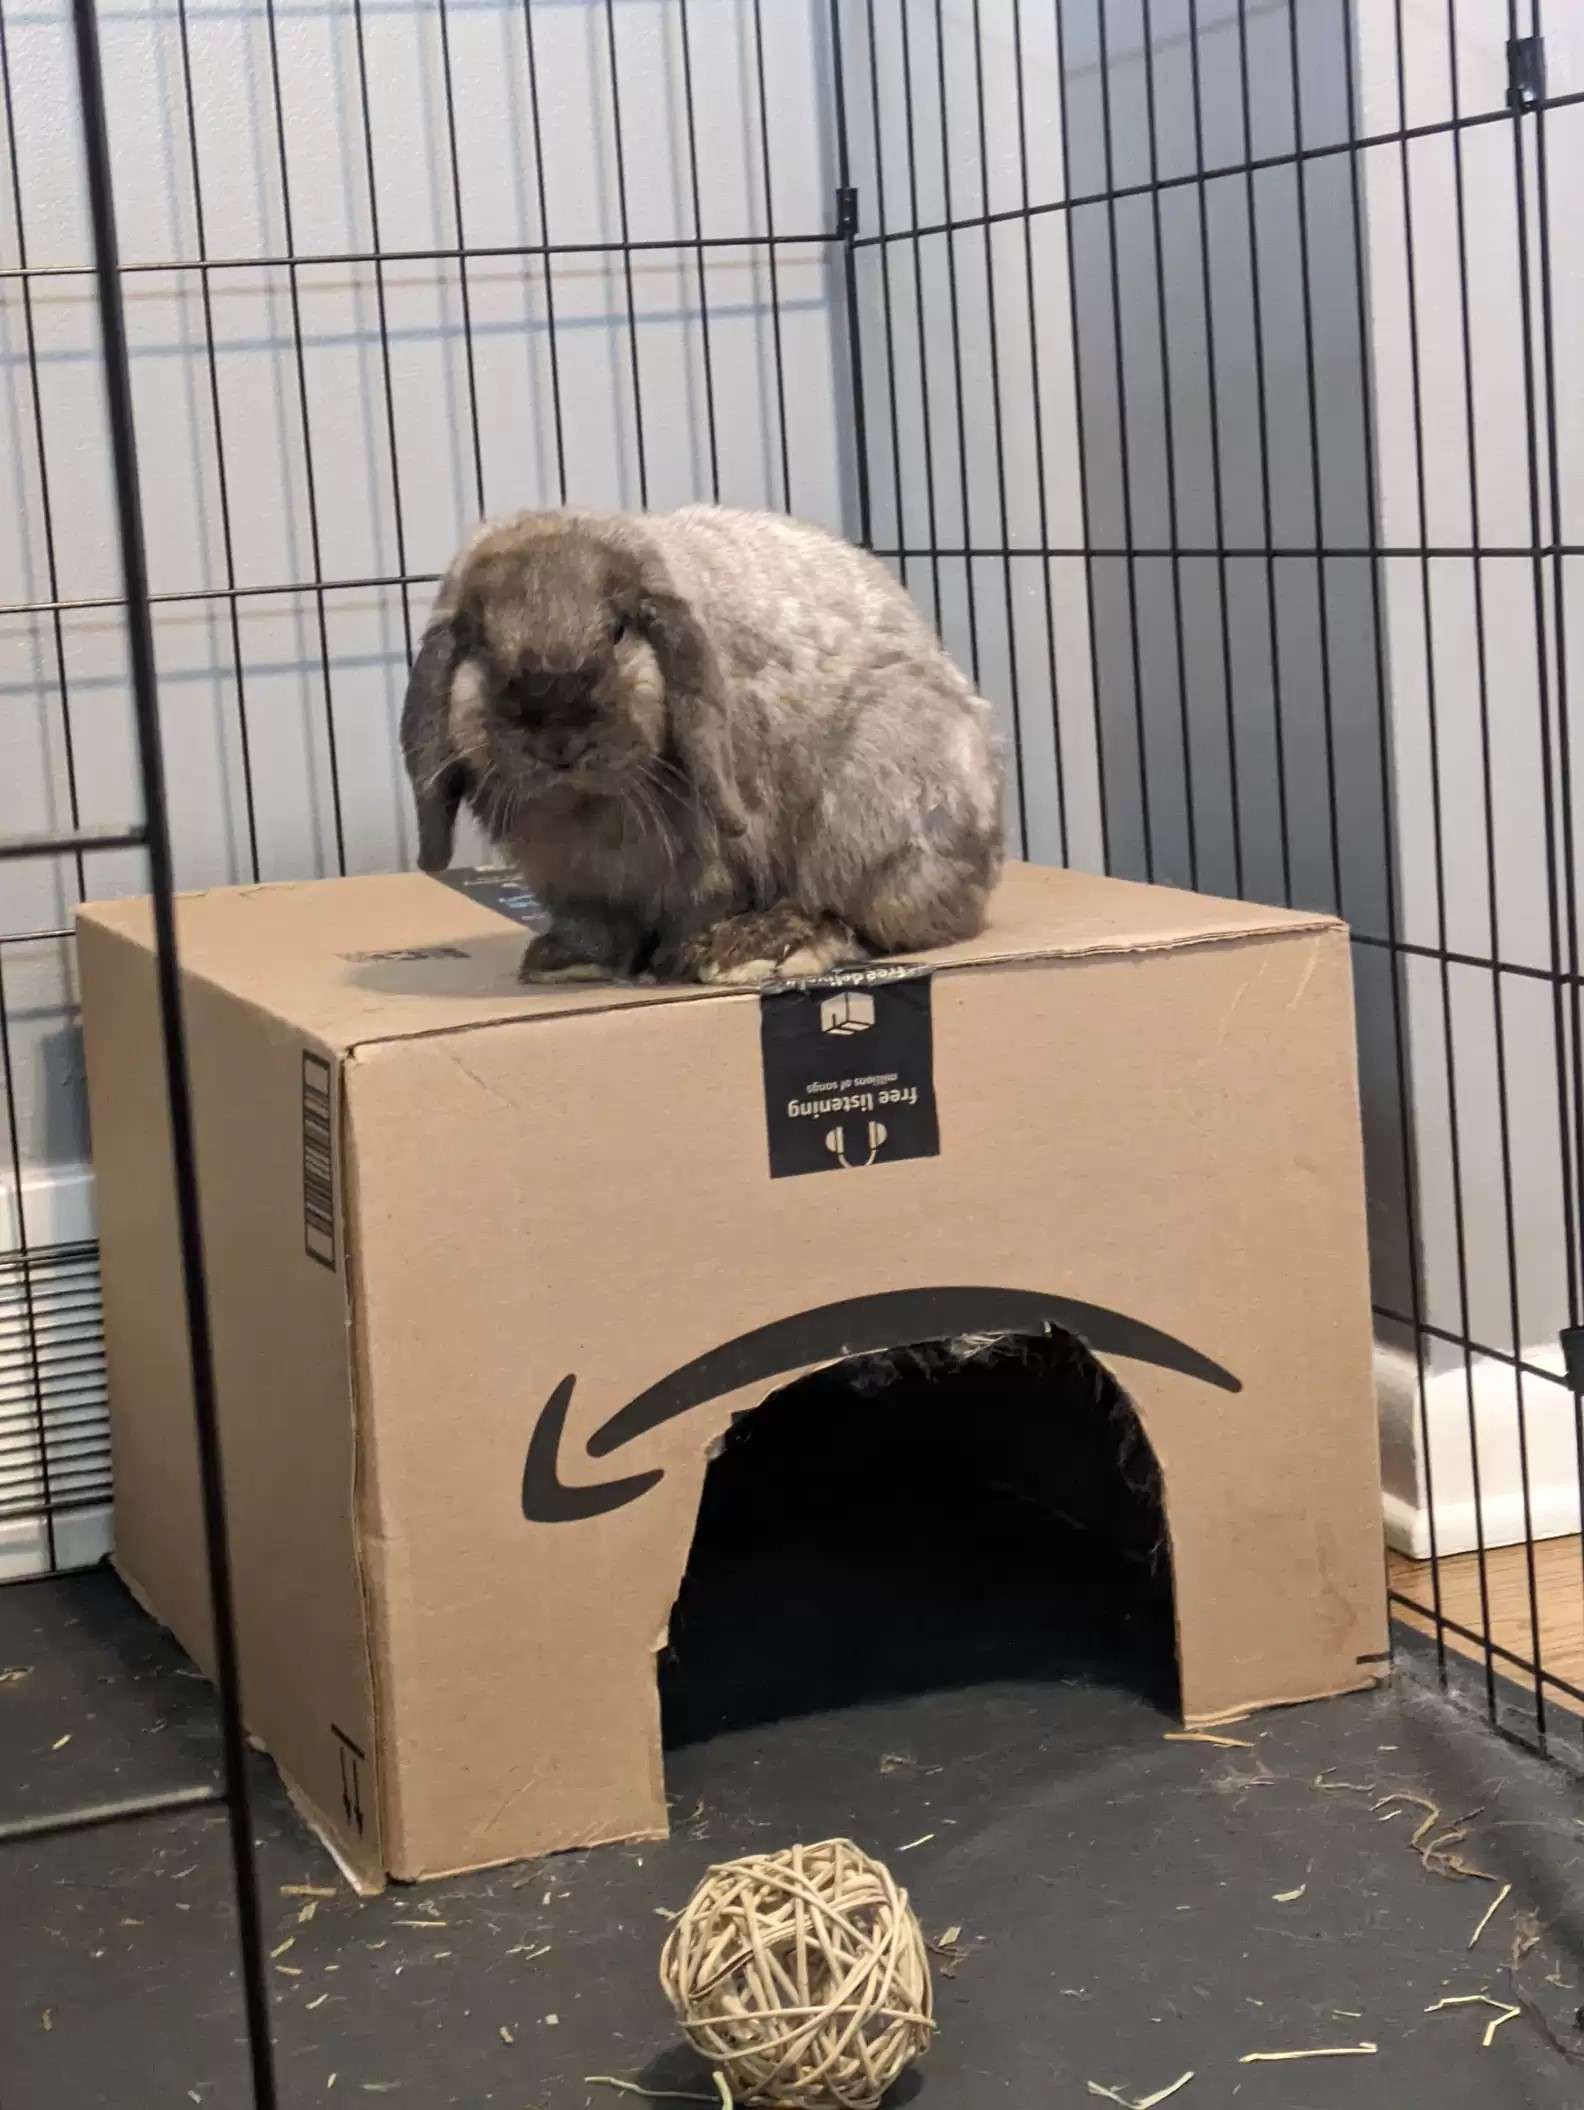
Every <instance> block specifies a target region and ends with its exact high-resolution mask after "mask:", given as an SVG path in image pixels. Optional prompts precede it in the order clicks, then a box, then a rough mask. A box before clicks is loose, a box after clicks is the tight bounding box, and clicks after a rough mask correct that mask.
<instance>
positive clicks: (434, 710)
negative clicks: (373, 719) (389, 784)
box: [401, 621, 467, 872]
mask: <svg viewBox="0 0 1584 2110" xmlns="http://www.w3.org/2000/svg"><path fill="white" fill-rule="evenodd" d="M456 651H457V644H456V637H455V635H454V633H453V630H452V626H451V624H450V623H449V622H444V621H440V622H432V623H431V624H430V625H429V628H428V629H427V630H426V631H425V633H424V639H423V643H422V644H421V645H420V646H419V648H418V657H417V658H416V659H415V660H414V661H413V667H412V672H411V674H409V675H408V677H407V695H406V699H405V700H404V702H403V704H402V715H401V743H402V753H403V754H404V756H405V757H406V761H407V774H408V776H409V778H410V779H411V781H412V790H413V805H414V807H415V808H416V810H417V814H418V869H419V871H420V872H443V871H444V870H445V869H446V867H447V865H449V864H450V862H451V845H452V841H453V838H454V836H455V832H456V817H457V809H458V807H459V806H460V805H461V803H462V795H463V793H464V792H465V791H466V789H467V770H466V768H465V766H464V764H463V763H462V761H461V759H460V758H459V757H458V756H457V755H455V754H453V753H452V751H451V741H450V733H449V729H448V726H447V717H448V713H449V691H450V687H451V675H452V672H453V670H454V668H455V666H456Z"/></svg>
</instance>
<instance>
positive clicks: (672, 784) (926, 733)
mask: <svg viewBox="0 0 1584 2110" xmlns="http://www.w3.org/2000/svg"><path fill="white" fill-rule="evenodd" d="M402 739H403V746H404V749H405V753H406V758H407V765H408V769H409V772H410V774H411V777H412V781H413V787H414V793H415V797H416V800H417V806H418V815H419V861H420V863H421V864H422V865H423V866H424V868H425V869H428V870H435V869H438V868H440V867H442V866H444V865H445V864H446V863H447V862H448V861H449V858H450V853H451V837H452V827H453V823H454V820H455V816H456V811H457V807H458V805H459V803H460V802H461V800H463V799H466V800H467V801H468V803H469V804H470V805H471V806H472V807H473V809H474V811H475V812H476V813H477V815H478V817H479V820H480V821H481V823H482V824H483V826H484V828H485V830H486V832H487V833H488V834H489V835H490V836H491V837H492V839H493V840H494V841H495V843H496V844H497V845H498V847H499V848H500V850H501V852H502V854H503V855H504V856H505V857H507V858H508V859H509V860H510V861H511V862H512V864H513V865H514V866H515V867H516V868H517V869H518V870H519V871H520V872H521V874H522V876H523V878H524V879H525V880H526V881H527V883H528V885H529V886H530V887H531V888H532V889H533V891H534V892H535V894H536V895H537V896H538V897H539V899H540V900H541V902H542V903H543V904H544V906H545V908H546V909H547V910H548V911H549V913H550V916H551V918H552V924H551V928H550V930H549V931H548V932H547V933H546V934H544V935H542V936H540V937H538V938H536V939H535V940H534V942H533V944H532V945H531V946H530V948H529V952H528V957H527V959H526V960H525V962H524V968H523V972H524V975H525V977H526V978H528V979H550V978H558V979H559V978H569V977H577V976H601V977H604V976H613V975H614V976H626V975H631V974H635V973H641V972H649V973H653V974H656V975H659V976H662V977H674V976H681V977H685V978H691V979H698V980H703V981H754V980H758V979H762V978H763V977H765V976H768V975H771V974H797V973H813V972H819V971H821V970H823V969H825V968H827V967H830V966H834V965H838V964H840V963H842V962H844V961H851V960H856V959H862V958H864V957H867V956H868V955H870V954H873V953H890V952H902V951H911V950H914V949H918V948H923V947H929V946H934V945H941V944H945V943H948V942H950V941H951V940H953V939H957V938H965V937H970V936H972V935H973V934H974V933H975V932H976V931H978V930H979V929H980V928H981V927H982V925H983V922H984V915H985V903H986V900H987V897H988V895H989V893H990V890H991V888H992V886H993V885H994V883H995V880H996V877H997V874H998V872H999V870H1000V866H1001V858H1002V837H1001V764H1000V757H999V751H998V745H997V742H996V738H995V735H994V732H993V729H992V725H991V718H990V710H989V706H988V705H987V704H985V703H984V702H983V701H982V700H981V699H980V698H979V697H978V696H976V695H975V693H974V691H973V688H972V686H971V684H970V683H969V682H968V681H967V680H966V679H965V678H964V677H963V675H962V674H961V673H959V671H958V670H957V668H956V667H955V666H954V665H953V664H952V662H951V660H950V659H949V658H948V657H947V655H946V653H945V651H944V650H943V648H942V646H941V644H940V642H939V640H938V638H937V637H936V635H935V633H934V631H933V630H932V629H931V628H930V626H929V624H928V623H927V622H926V621H925V619H924V617H923V616H922V615H921V614H920V613H919V611H918V609H917V608H915V607H914V605H913V603H912V602H911V601H910V600H909V598H908V597H907V595H906V593H905V592H903V590H902V589H901V588H900V587H899V586H898V585H897V583H896V581H895V580H894V579H893V578H892V577H891V575H890V573H889V572H887V571H886V570H885V569H884V567H883V566H882V565H880V564H879V563H877V562H876V561H875V559H874V558H872V557H869V556H867V555H865V554H863V553H862V552H860V551H858V550H856V549H853V548H851V547H850V546H849V545H848V544H846V543H843V542H839V541H837V540H836V539H835V538H834V537H832V536H830V535H827V534H824V533H822V532H821V531H819V530H818V529H815V528H810V527H805V526H801V525H799V524H798V523H797V522H795V521H790V520H785V519H782V518H780V517H778V516H773V515H769V514H757V513H739V512H728V511H725V510H722V509H720V508H715V507H708V506H689V507H687V508H685V509H684V510H682V511H681V512H677V513H670V514H665V515H659V516H643V517H638V516H629V515H624V514H614V513H593V512H570V511H569V512H549V513H523V514H519V515H517V516H516V517H514V518H512V519H507V520H501V521H495V522H489V523H486V524H485V525H484V526H483V527H481V528H480V529H479V530H478V531H477V532H476V533H475V534H474V535H473V537H472V538H471V540H470V541H469V542H468V543H467V545H466V546H465V547H464V548H463V550H462V551H461V552H460V553H459V555H458V556H457V558H456V559H455V561H454V562H453V564H452V566H451V569H450V571H449V572H448V573H447V575H446V577H445V580H444V582H443V583H442V586H441V589H440V593H439V596H438V598H437V600H436V603H435V607H434V612H433V614H432V616H431V618H430V621H429V624H428V627H427V629H426V631H425V634H424V639H423V644H422V648H421V650H420V652H419V655H418V659H417V662H416V664H415V666H414V668H413V674H412V679H411V684H410V686H409V689H408V694H407V701H406V706H405V709H404V712H403V718H402Z"/></svg>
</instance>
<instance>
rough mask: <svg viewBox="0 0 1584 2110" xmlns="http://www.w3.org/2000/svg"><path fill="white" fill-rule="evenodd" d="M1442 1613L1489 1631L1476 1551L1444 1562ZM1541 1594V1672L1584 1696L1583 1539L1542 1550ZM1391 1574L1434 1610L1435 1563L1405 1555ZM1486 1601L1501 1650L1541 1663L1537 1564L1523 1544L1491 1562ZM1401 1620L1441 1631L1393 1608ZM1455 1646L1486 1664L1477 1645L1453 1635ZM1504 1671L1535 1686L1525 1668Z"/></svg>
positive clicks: (1557, 1698)
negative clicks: (1535, 1609)
mask: <svg viewBox="0 0 1584 2110" xmlns="http://www.w3.org/2000/svg"><path fill="white" fill-rule="evenodd" d="M1438 1565H1439V1568H1440V1582H1441V1610H1442V1614H1443V1616H1444V1617H1446V1618H1448V1619H1455V1620H1456V1621H1457V1622H1458V1624H1459V1625H1460V1626H1464V1627H1467V1628H1468V1629H1469V1631H1470V1632H1471V1633H1473V1634H1475V1635H1481V1634H1483V1632H1484V1626H1485V1622H1484V1619H1483V1617H1482V1615H1481V1596H1480V1560H1479V1555H1478V1554H1475V1553H1459V1554H1454V1555H1453V1556H1452V1557H1451V1558H1450V1559H1447V1560H1443V1561H1441V1562H1440V1563H1438ZM1534 1567H1535V1596H1536V1600H1537V1603H1538V1605H1539V1613H1540V1667H1541V1669H1542V1670H1544V1671H1546V1672H1547V1673H1548V1674H1549V1676H1550V1677H1552V1678H1565V1679H1566V1680H1567V1682H1568V1683H1569V1684H1570V1685H1574V1686H1577V1687H1578V1688H1579V1690H1580V1691H1584V1547H1581V1545H1580V1541H1579V1540H1578V1539H1577V1538H1567V1539H1546V1540H1544V1541H1543V1542H1542V1543H1541V1544H1540V1545H1538V1546H1536V1548H1535V1549H1534ZM1387 1572H1388V1574H1389V1576H1390V1579H1391V1587H1392V1589H1393V1590H1394V1591H1398V1592H1401V1594H1402V1595H1403V1596H1404V1597H1410V1598H1412V1599H1413V1601H1414V1602H1415V1603H1416V1604H1419V1605H1423V1606H1425V1607H1426V1608H1428V1607H1430V1606H1431V1605H1433V1604H1434V1602H1435V1600H1434V1597H1433V1595H1432V1588H1433V1585H1432V1581H1431V1571H1430V1563H1429V1562H1428V1561H1413V1560H1409V1559H1408V1558H1407V1556H1406V1555H1405V1554H1401V1553H1391V1554H1388V1555H1387ZM1485 1597H1486V1600H1487V1601H1488V1603H1489V1606H1490V1637H1491V1640H1492V1641H1493V1642H1494V1643H1495V1644H1496V1646H1497V1647H1498V1648H1503V1649H1508V1650H1510V1651H1511V1652H1512V1654H1513V1655H1514V1656H1517V1657H1519V1658H1520V1659H1521V1662H1522V1664H1523V1665H1529V1664H1532V1663H1533V1662H1534V1655H1535V1647H1534V1624H1533V1619H1532V1617H1531V1613H1530V1608H1529V1562H1528V1555H1527V1552H1526V1550H1525V1548H1524V1547H1522V1546H1498V1547H1496V1548H1494V1549H1493V1550H1492V1551H1491V1552H1489V1553H1487V1554H1486V1556H1485ZM1392 1611H1393V1616H1394V1617H1396V1618H1398V1619H1400V1620H1402V1621H1403V1623H1404V1624H1405V1625H1406V1626H1410V1627H1415V1628H1417V1629H1418V1630H1419V1631H1420V1632H1422V1633H1433V1632H1434V1631H1435V1627H1434V1622H1433V1621H1432V1620H1430V1619H1427V1618H1424V1617H1422V1616H1420V1615H1418V1614H1416V1613H1413V1612H1409V1611H1406V1610H1404V1608H1403V1606H1402V1605H1401V1604H1394V1605H1393V1607H1392ZM1447 1643H1448V1646H1449V1647H1451V1648H1454V1649H1456V1650H1458V1651H1459V1652H1460V1653H1461V1654H1463V1655H1465V1656H1470V1657H1473V1658H1475V1659H1476V1660H1477V1661H1483V1660H1484V1649H1483V1647H1482V1645H1481V1643H1480V1642H1479V1641H1477V1640H1475V1641H1470V1640H1468V1639H1466V1638H1465V1637H1464V1636H1462V1635H1459V1634H1448V1636H1447ZM1496 1667H1497V1670H1498V1671H1500V1672H1503V1673H1504V1674H1505V1675H1506V1676H1508V1677H1510V1678H1512V1679H1513V1681H1514V1682H1515V1683H1517V1684H1520V1685H1527V1684H1529V1683H1531V1682H1532V1675H1533V1674H1532V1672H1530V1671H1528V1670H1526V1669H1524V1668H1521V1667H1519V1665H1516V1664H1513V1663H1509V1662H1505V1661H1504V1660H1503V1659H1502V1658H1501V1657H1498V1658H1497V1661H1496ZM1546 1696H1547V1699H1548V1701H1550V1702H1553V1703H1554V1704H1556V1705H1558V1706H1561V1707H1565V1708H1568V1709H1569V1710H1570V1711H1571V1712H1572V1713H1574V1714H1584V1703H1581V1702H1580V1701H1578V1700H1576V1699H1573V1698H1571V1697H1570V1696H1569V1695H1568V1694H1567V1693H1565V1692H1559V1691H1558V1690H1557V1689H1556V1687H1555V1686H1553V1685H1549V1684H1548V1685H1547V1687H1546Z"/></svg>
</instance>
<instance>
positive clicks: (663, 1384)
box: [522, 1288, 1243, 1524]
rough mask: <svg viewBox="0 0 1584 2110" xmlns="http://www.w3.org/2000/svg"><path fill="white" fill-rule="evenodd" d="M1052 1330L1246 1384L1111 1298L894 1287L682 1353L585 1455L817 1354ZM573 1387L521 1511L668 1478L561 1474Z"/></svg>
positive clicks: (559, 1509)
mask: <svg viewBox="0 0 1584 2110" xmlns="http://www.w3.org/2000/svg"><path fill="white" fill-rule="evenodd" d="M1048 1328H1058V1329H1060V1330H1061V1331H1062V1332H1064V1333H1071V1334H1076V1335H1077V1337H1078V1339H1079V1340H1081V1341H1082V1342H1083V1344H1084V1346H1085V1347H1086V1348H1089V1349H1092V1350H1093V1351H1094V1352H1095V1353H1096V1354H1099V1355H1118V1356H1125V1357H1126V1358H1127V1359H1128V1360H1129V1361H1132V1362H1137V1363H1153V1364H1154V1365H1155V1366H1156V1367H1157V1368H1158V1369H1161V1370H1175V1371H1177V1372H1179V1374H1180V1375H1182V1376H1184V1377H1194V1378H1198V1379H1200V1380H1201V1381H1202V1382H1203V1383H1204V1384H1207V1385H1214V1386H1216V1387H1217V1388H1218V1389H1219V1390H1220V1391H1223V1392H1240V1391H1241V1390H1242V1389H1243V1387H1242V1384H1241V1381H1240V1380H1239V1379H1238V1378H1236V1377H1234V1376H1233V1375H1232V1373H1231V1371H1230V1370H1223V1369H1222V1367H1221V1365H1220V1364H1219V1363H1214V1362H1212V1361H1211V1360H1210V1358H1209V1357H1208V1356H1206V1355H1201V1354H1200V1353H1199V1351H1198V1349H1196V1348H1190V1347H1189V1346H1188V1344H1187V1343H1186V1342H1185V1341H1179V1340H1177V1339H1176V1338H1175V1336H1174V1335H1172V1334H1169V1333H1162V1332H1161V1331H1160V1329H1159V1328H1158V1327H1154V1326H1146V1325H1145V1324H1144V1323H1143V1321H1142V1320H1140V1319H1130V1318H1129V1317H1128V1316H1127V1314H1126V1313H1125V1312H1120V1311H1110V1310H1108V1309H1107V1307H1106V1306H1105V1305H1103V1304H1083V1303H1080V1302H1079V1301H1078V1300H1077V1299H1076V1298H1073V1297H1047V1296H1045V1295H1043V1294H1042V1293H1041V1292H1040V1291H1038V1290H1022V1289H949V1288H948V1289H904V1290H888V1291H886V1292H884V1293H883V1294H882V1295H880V1296H875V1297H848V1298H844V1299H843V1300H842V1301H841V1302H840V1303H837V1304H820V1305H817V1306H816V1307H815V1308H814V1309H813V1310H812V1311H802V1312H795V1313H794V1314H793V1315H792V1316H791V1317H790V1318H786V1319H776V1320H774V1321H772V1323H771V1324H770V1325H768V1326H759V1327H756V1328H755V1329H754V1330H753V1332H752V1333H744V1334H739V1335H738V1336H737V1338H736V1339H735V1340H731V1341H726V1342H723V1343H722V1345H721V1346H720V1347H719V1348H712V1349H711V1350H710V1351H709V1353H708V1354H707V1355H701V1356H698V1357H696V1358H695V1359H694V1360H693V1361H692V1362H691V1363H684V1364H683V1365H682V1367H681V1369H679V1370H673V1371H672V1372H671V1374H670V1375H669V1376H668V1377H663V1378H661V1379H660V1381H659V1383H658V1384H654V1385H651V1386H649V1388H648V1390H647V1391H644V1392H640V1393H639V1394H638V1396H637V1398H636V1399H631V1400H629V1401H628V1402H627V1404H626V1406H624V1407H622V1408H619V1409H618V1411H617V1412H616V1413H614V1414H613V1415H611V1417H610V1419H609V1420H608V1421H605V1422H602V1423H601V1425H600V1426H599V1428H597V1429H596V1430H595V1431H594V1433H593V1435H592V1436H591V1437H590V1438H589V1440H588V1456H589V1458H591V1459H596V1458H609V1457H611V1456H612V1455H613V1454H614V1453H615V1452H617V1451H621V1450H624V1449H625V1448H626V1447H627V1445H628V1444H630V1443H635V1442H636V1441H637V1440H638V1438H639V1437H640V1436H646V1435H647V1434H648V1433H649V1431H650V1430H651V1429H657V1428H660V1427H662V1426H663V1425H664V1424H665V1423H666V1422H668V1421H674V1420H675V1419H676V1417H677V1416H678V1415H679V1414H689V1413H691V1412H692V1410H693V1409H694V1408H695V1407H701V1406H703V1405H705V1404H706V1402H707V1401H709V1400H712V1399H721V1398H723V1397H724V1396H725V1395H726V1394H727V1393H728V1392H735V1391H737V1389H738V1388H739V1387H740V1386H743V1385H751V1384H756V1383H762V1382H763V1381H764V1380H765V1379H766V1378H771V1377H781V1376H784V1375H785V1374H786V1373H787V1372H789V1371H792V1370H803V1369H807V1368H808V1367H809V1366H810V1365H812V1364H816V1363H827V1362H837V1361H840V1360H841V1359H842V1358H844V1357H847V1356H853V1355H873V1354H876V1353H878V1352H879V1351H880V1350H881V1349H885V1348H895V1347H898V1346H901V1345H904V1344H908V1345H911V1344H913V1343H915V1342H922V1341H946V1340H951V1339H953V1338H955V1336H957V1335H958V1334H965V1333H1042V1332H1044V1331H1046V1330H1047V1329H1048ZM576 1387H577V1378H576V1377H575V1376H572V1377H564V1378H562V1380H561V1382H560V1384H559V1385H557V1386H556V1388H555V1390H554V1391H553V1392H552V1393H551V1395H550V1397H549V1398H548V1399H547V1400H546V1401H545V1404H544V1407H543V1409H542V1411H541V1413H540V1415H539V1419H538V1421H537V1423H536V1424H535V1426H534V1432H533V1436H532V1439H531V1440H530V1442H529V1445H528V1457H527V1460H526V1462H525V1463H524V1466H523V1479H522V1510H523V1515H524V1516H525V1517H526V1518H527V1519H528V1521H529V1523H531V1524H575V1523H579V1522H581V1521H582V1520H583V1519H584V1518H586V1517H598V1516H604V1515H605V1514H606V1513H607V1512H608V1511H610V1510H613V1509H621V1508H623V1507H624V1506H625V1505H626V1504H627V1503H629V1502H636V1501H637V1500H638V1498H639V1497H640V1495H646V1494H647V1493H648V1492H649V1490H650V1489H651V1488H652V1487H657V1486H658V1485H659V1483H660V1481H661V1480H662V1479H663V1478H664V1477H665V1475H664V1474H663V1473H662V1472H661V1471H659V1470H658V1469H651V1470H650V1471H648V1472H641V1473H628V1474H626V1475H624V1476H623V1477H621V1478H618V1479H613V1480H595V1481H591V1482H587V1483H583V1484H579V1483H576V1482H573V1483H571V1484H569V1483H568V1482H567V1481H565V1480H563V1479H562V1477H561V1444H562V1438H563V1437H564V1435H565V1433H566V1422H567V1415H568V1413H569V1412H570V1410H571V1406H572V1394H573V1392H574V1391H575V1390H576Z"/></svg>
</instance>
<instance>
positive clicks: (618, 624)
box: [610, 615, 627, 645]
mask: <svg viewBox="0 0 1584 2110" xmlns="http://www.w3.org/2000/svg"><path fill="white" fill-rule="evenodd" d="M626 635H627V618H626V617H625V616H624V615H618V616H613V617H612V619H611V627H610V641H611V643H612V644H613V645H619V644H620V643H621V641H622V639H623V638H624V637H625V636H626Z"/></svg>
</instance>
